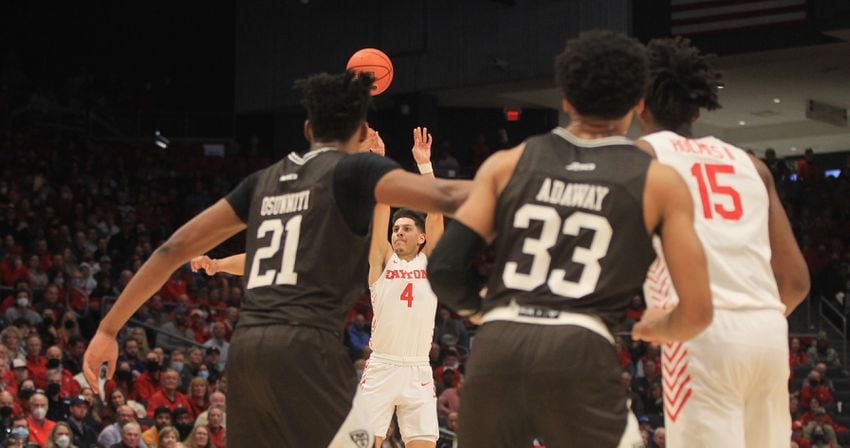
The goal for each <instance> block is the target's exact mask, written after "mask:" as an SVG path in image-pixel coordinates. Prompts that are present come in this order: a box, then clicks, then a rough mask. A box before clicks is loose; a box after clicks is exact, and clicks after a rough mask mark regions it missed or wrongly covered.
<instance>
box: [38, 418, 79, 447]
mask: <svg viewBox="0 0 850 448" xmlns="http://www.w3.org/2000/svg"><path fill="white" fill-rule="evenodd" d="M77 446H86V447H87V446H88V445H75V444H74V434H73V433H72V432H71V427H70V426H68V424H67V423H65V422H57V423H56V426H54V427H53V430H52V431H50V439H49V440H48V441H47V445H45V446H44V448H76V447H77Z"/></svg>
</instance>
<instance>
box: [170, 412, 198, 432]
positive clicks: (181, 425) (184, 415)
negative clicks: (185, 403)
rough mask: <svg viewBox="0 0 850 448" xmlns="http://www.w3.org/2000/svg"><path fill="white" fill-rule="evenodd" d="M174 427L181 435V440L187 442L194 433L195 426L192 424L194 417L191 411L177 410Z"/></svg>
mask: <svg viewBox="0 0 850 448" xmlns="http://www.w3.org/2000/svg"><path fill="white" fill-rule="evenodd" d="M174 427H175V428H177V431H178V432H179V433H180V440H185V439H186V438H187V437H189V434H191V433H192V429H194V425H193V424H192V416H191V415H190V414H189V410H187V409H183V408H177V409H176V410H174Z"/></svg>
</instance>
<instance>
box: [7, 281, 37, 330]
mask: <svg viewBox="0 0 850 448" xmlns="http://www.w3.org/2000/svg"><path fill="white" fill-rule="evenodd" d="M31 304H32V300H31V294H30V291H29V290H28V289H18V290H17V291H16V292H15V306H13V307H11V308H9V309H8V310H6V313H5V314H4V317H5V318H6V322H14V321H16V320H18V319H21V318H23V319H26V320H27V322H29V323H30V325H38V324H40V323H41V316H39V314H38V313H36V312H35V311H34V310H33V309H32V307H31V306H30V305H31Z"/></svg>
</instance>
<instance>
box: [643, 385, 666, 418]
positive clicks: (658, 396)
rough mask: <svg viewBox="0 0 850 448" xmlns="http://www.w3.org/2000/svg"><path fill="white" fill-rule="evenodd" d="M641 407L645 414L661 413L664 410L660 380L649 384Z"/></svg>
mask: <svg viewBox="0 0 850 448" xmlns="http://www.w3.org/2000/svg"><path fill="white" fill-rule="evenodd" d="M643 408H644V412H645V413H647V414H661V413H662V412H664V394H663V392H662V389H661V383H660V382H657V381H656V382H653V383H651V384H650V385H649V395H648V396H646V397H643Z"/></svg>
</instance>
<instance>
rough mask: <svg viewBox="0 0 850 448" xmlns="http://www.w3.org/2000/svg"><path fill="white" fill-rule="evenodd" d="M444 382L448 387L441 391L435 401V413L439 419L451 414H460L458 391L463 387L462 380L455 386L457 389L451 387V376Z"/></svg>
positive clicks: (452, 379)
mask: <svg viewBox="0 0 850 448" xmlns="http://www.w3.org/2000/svg"><path fill="white" fill-rule="evenodd" d="M446 380H447V382H448V384H447V386H448V387H446V388H445V389H444V390H443V392H442V393H441V394H440V398H439V399H438V400H437V411H438V413H439V417H440V418H441V419H444V418H446V417H448V415H449V414H451V413H452V412H460V390H461V388H462V387H463V380H461V381H460V382H459V383H458V384H457V387H454V386H453V385H452V382H453V381H454V377H453V376H450V377H448V378H446Z"/></svg>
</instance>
